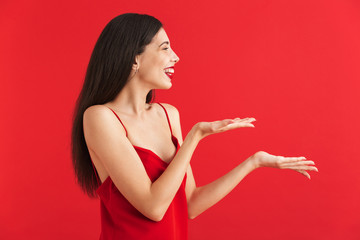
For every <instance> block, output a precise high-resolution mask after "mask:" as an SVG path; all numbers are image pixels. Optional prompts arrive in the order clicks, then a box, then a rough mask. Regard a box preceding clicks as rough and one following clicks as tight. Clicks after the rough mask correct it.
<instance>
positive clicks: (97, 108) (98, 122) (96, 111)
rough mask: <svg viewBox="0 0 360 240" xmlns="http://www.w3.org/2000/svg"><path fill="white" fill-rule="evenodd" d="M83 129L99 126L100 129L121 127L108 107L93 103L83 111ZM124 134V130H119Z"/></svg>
mask: <svg viewBox="0 0 360 240" xmlns="http://www.w3.org/2000/svg"><path fill="white" fill-rule="evenodd" d="M83 126H84V131H86V129H91V130H92V129H94V128H99V127H101V128H102V129H105V128H107V129H114V128H119V129H121V128H122V127H121V126H120V125H119V121H118V119H117V118H116V116H115V115H114V113H113V112H112V111H111V109H110V108H108V107H106V106H104V105H100V104H99V105H93V106H90V107H88V108H87V109H86V110H85V111H84V115H83ZM121 131H122V132H124V134H125V130H121Z"/></svg>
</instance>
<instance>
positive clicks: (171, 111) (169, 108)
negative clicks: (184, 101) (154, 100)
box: [159, 103, 180, 123]
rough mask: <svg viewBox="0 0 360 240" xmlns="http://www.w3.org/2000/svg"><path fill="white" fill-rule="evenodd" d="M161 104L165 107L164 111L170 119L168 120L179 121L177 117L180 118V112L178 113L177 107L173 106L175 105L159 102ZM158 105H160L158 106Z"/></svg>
mask: <svg viewBox="0 0 360 240" xmlns="http://www.w3.org/2000/svg"><path fill="white" fill-rule="evenodd" d="M160 104H161V105H163V106H164V108H165V109H166V112H167V113H168V115H169V120H170V122H174V123H175V122H178V121H179V119H180V113H179V111H178V109H177V108H176V107H175V106H173V105H171V104H169V103H160ZM159 107H160V106H159Z"/></svg>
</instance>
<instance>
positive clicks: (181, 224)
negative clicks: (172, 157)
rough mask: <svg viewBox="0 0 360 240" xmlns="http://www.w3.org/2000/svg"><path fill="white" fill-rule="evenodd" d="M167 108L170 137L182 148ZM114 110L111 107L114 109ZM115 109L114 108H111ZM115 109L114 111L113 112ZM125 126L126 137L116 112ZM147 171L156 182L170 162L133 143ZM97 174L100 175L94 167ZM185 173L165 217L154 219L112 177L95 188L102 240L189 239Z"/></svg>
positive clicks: (177, 146) (177, 147)
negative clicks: (98, 204)
mask: <svg viewBox="0 0 360 240" xmlns="http://www.w3.org/2000/svg"><path fill="white" fill-rule="evenodd" d="M158 104H159V105H160V106H161V107H162V108H163V109H164V111H165V114H166V118H167V120H168V123H169V127H170V131H171V139H172V141H173V143H174V145H175V146H176V153H177V152H178V150H179V147H180V146H179V143H178V139H177V138H176V137H175V136H174V135H173V133H172V129H171V125H170V121H169V116H168V114H167V112H166V109H165V108H164V107H163V106H162V105H161V104H160V103H158ZM111 110H112V109H111ZM112 111H113V110H112ZM113 112H114V111H113ZM114 114H115V115H116V117H117V118H118V119H119V121H120V123H121V124H122V125H123V127H124V129H125V132H126V136H127V131H126V128H125V126H124V124H123V123H122V122H121V120H120V118H119V117H118V116H117V114H116V113H115V112H114ZM133 147H134V149H135V150H136V152H137V153H138V155H139V157H140V159H141V161H142V163H143V164H144V167H145V169H146V172H147V174H148V176H149V178H150V179H151V181H152V182H154V181H155V180H156V179H157V178H158V177H160V175H161V174H162V173H163V172H164V171H165V169H166V167H167V166H168V165H169V163H167V162H165V161H163V160H162V159H161V158H160V157H159V156H158V155H156V154H155V153H154V152H152V151H151V150H149V149H145V148H141V147H138V146H134V145H133ZM94 171H95V175H96V176H97V177H98V175H97V172H96V170H95V168H94ZM185 184H186V174H185V176H184V179H183V181H182V183H181V185H180V188H179V190H178V192H177V193H176V195H175V197H174V199H173V201H172V202H171V204H170V206H169V208H168V209H167V211H166V213H165V215H164V217H163V219H162V220H161V221H159V222H155V221H153V220H151V219H149V218H147V217H145V216H144V215H143V214H142V213H141V212H139V211H138V210H137V209H136V208H134V207H133V206H132V205H131V204H130V202H129V201H128V200H126V198H125V197H124V196H123V195H122V194H121V193H120V192H119V190H118V189H117V187H116V186H115V185H114V183H113V182H112V180H111V178H110V176H109V177H108V178H106V180H105V181H104V182H103V183H102V184H101V185H100V187H99V188H98V189H97V190H96V192H97V194H98V195H99V197H100V214H101V234H100V239H101V240H110V239H111V240H112V239H126V240H132V239H134V240H135V239H136V240H150V239H151V240H174V239H178V240H186V239H188V236H187V235H188V212H187V201H186V195H185Z"/></svg>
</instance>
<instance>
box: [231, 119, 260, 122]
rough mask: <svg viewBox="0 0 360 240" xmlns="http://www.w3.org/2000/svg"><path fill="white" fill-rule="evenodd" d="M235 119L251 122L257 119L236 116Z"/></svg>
mask: <svg viewBox="0 0 360 240" xmlns="http://www.w3.org/2000/svg"><path fill="white" fill-rule="evenodd" d="M234 120H235V121H249V122H253V121H256V119H255V118H243V119H241V118H234Z"/></svg>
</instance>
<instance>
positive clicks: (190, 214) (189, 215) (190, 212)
mask: <svg viewBox="0 0 360 240" xmlns="http://www.w3.org/2000/svg"><path fill="white" fill-rule="evenodd" d="M198 215H199V214H196V213H195V212H194V211H192V210H191V208H188V219H194V218H196V217H197V216H198Z"/></svg>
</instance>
